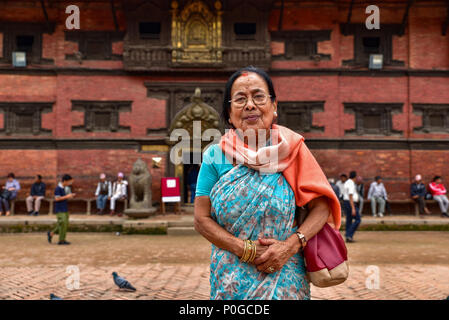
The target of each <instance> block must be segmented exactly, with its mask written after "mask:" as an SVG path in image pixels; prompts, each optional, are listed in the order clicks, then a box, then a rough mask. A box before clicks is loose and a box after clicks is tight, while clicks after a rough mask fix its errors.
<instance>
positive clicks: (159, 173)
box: [0, 149, 167, 202]
mask: <svg viewBox="0 0 449 320" xmlns="http://www.w3.org/2000/svg"><path fill="white" fill-rule="evenodd" d="M156 156H157V157H162V161H161V167H160V168H153V167H152V158H153V157H156ZM138 158H142V160H144V161H145V162H146V163H147V166H148V169H149V171H150V174H151V175H152V192H153V202H159V201H160V200H159V199H160V182H161V178H162V177H163V176H164V173H165V171H166V162H167V161H166V159H167V156H166V154H165V153H160V152H138V151H137V150H101V149H99V150H2V152H0V183H1V185H4V183H5V181H6V176H7V174H8V173H9V172H14V173H15V175H16V178H17V179H18V180H19V182H20V184H21V191H20V192H19V198H25V197H26V196H27V194H29V192H30V187H31V185H32V184H33V182H34V180H35V176H36V175H37V174H40V175H42V177H43V180H44V182H45V183H46V184H47V196H49V197H50V196H52V195H53V191H54V188H55V186H56V184H57V182H58V181H59V180H60V178H61V177H62V175H63V174H65V173H67V174H70V175H71V176H72V177H73V178H74V179H75V180H74V184H73V191H74V192H76V193H77V194H78V195H79V196H80V197H93V196H94V192H95V188H96V184H97V182H98V180H99V175H100V173H105V174H106V175H107V177H108V179H109V180H111V181H112V180H115V179H116V177H117V173H118V172H123V173H124V174H125V178H128V177H129V175H130V173H131V170H132V166H133V164H134V162H135V161H136V160H137V159H138Z"/></svg>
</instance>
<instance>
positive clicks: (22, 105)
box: [0, 102, 53, 135]
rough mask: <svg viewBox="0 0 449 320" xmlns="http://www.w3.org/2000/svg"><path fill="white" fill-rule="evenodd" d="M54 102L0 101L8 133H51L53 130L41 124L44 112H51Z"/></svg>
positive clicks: (2, 131) (4, 130)
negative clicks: (44, 127)
mask: <svg viewBox="0 0 449 320" xmlns="http://www.w3.org/2000/svg"><path fill="white" fill-rule="evenodd" d="M52 106H53V102H0V110H1V111H2V112H3V114H4V123H5V125H4V128H3V129H1V130H0V132H1V133H4V134H7V135H14V134H30V135H31V134H32V135H50V134H51V130H48V129H43V128H42V126H41V122H42V121H41V120H42V114H43V113H47V112H51V110H52Z"/></svg>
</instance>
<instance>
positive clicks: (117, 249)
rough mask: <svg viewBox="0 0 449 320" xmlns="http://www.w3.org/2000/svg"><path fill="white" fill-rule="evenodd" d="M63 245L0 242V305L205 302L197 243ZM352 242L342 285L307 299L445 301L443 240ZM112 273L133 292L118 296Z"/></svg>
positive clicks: (383, 235) (89, 237)
mask: <svg viewBox="0 0 449 320" xmlns="http://www.w3.org/2000/svg"><path fill="white" fill-rule="evenodd" d="M69 238H70V239H69V240H71V241H72V245H71V246H68V247H60V246H56V245H49V244H48V243H46V240H45V236H44V235H40V234H15V235H0V279H2V281H0V298H1V299H48V296H49V294H50V293H54V294H56V295H58V296H60V297H63V298H64V299H208V294H209V266H208V258H209V253H210V247H209V244H208V242H207V241H206V240H204V239H203V238H201V237H200V236H190V237H187V236H185V237H181V236H178V237H169V236H119V237H118V236H115V235H111V234H70V235H69ZM417 239H420V240H419V241H418V240H417ZM357 240H358V242H357V243H353V244H350V245H348V250H349V257H350V277H349V279H348V280H347V281H346V282H345V283H343V284H341V285H339V286H335V287H330V288H325V289H322V288H315V287H312V298H313V299H444V298H446V297H447V296H448V295H449V277H448V274H449V253H448V250H447V248H448V246H449V235H448V233H444V232H360V233H358V234H357ZM69 266H76V268H78V269H79V271H80V277H79V280H80V281H79V288H78V289H75V290H69V288H70V285H72V286H73V285H75V286H76V281H73V280H76V278H75V277H73V275H74V274H73V273H71V272H70V267H69ZM67 267H69V269H67ZM376 268H378V269H377V270H378V271H379V288H378V289H376V288H372V289H368V288H367V282H368V284H371V285H373V284H374V285H375V283H374V282H371V281H369V279H371V278H369V275H370V270H376ZM72 270H73V269H72ZM112 271H117V272H118V273H119V274H120V275H122V276H124V277H125V278H127V279H128V280H129V281H130V282H131V283H132V284H133V285H134V286H135V287H136V288H137V291H136V292H125V291H119V290H118V289H117V288H116V287H115V286H114V284H113V281H112V276H111V273H112ZM367 279H368V281H367ZM67 285H69V288H68V286H67Z"/></svg>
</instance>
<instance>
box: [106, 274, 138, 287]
mask: <svg viewBox="0 0 449 320" xmlns="http://www.w3.org/2000/svg"><path fill="white" fill-rule="evenodd" d="M112 276H113V277H114V283H115V284H116V285H117V287H119V288H120V289H127V290H131V291H136V288H134V287H133V286H132V285H131V283H129V282H128V281H127V280H126V279H124V278H122V277H120V276H119V275H118V274H117V272H113V273H112Z"/></svg>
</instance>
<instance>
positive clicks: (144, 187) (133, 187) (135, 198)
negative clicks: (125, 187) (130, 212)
mask: <svg viewBox="0 0 449 320" xmlns="http://www.w3.org/2000/svg"><path fill="white" fill-rule="evenodd" d="M129 191H130V198H129V207H130V209H148V208H150V207H151V205H152V202H151V175H150V172H149V171H148V167H147V164H146V163H145V162H144V161H143V160H142V159H138V160H137V161H136V162H135V163H134V165H133V169H132V171H131V175H130V176H129Z"/></svg>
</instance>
